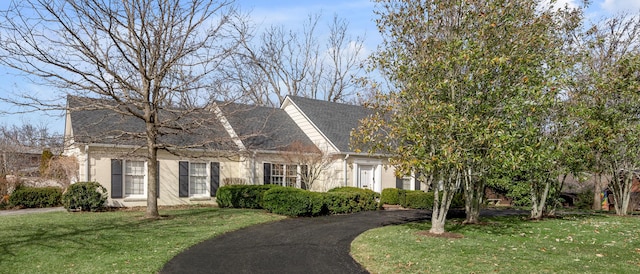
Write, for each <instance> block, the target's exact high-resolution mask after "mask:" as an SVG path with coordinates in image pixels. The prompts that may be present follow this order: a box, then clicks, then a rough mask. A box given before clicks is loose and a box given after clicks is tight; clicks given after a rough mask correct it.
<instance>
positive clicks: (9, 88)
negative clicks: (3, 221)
mask: <svg viewBox="0 0 640 274" xmlns="http://www.w3.org/2000/svg"><path fill="white" fill-rule="evenodd" d="M582 1H583V0H558V1H557V2H558V3H559V4H560V5H564V4H567V5H569V6H577V5H579V4H580V3H581V2H582ZM8 2H9V1H6V0H2V1H0V10H4V9H6V7H7V5H8ZM236 3H237V4H238V6H239V7H240V9H241V10H243V11H245V12H249V14H250V18H251V20H252V21H253V22H254V23H256V24H257V25H259V26H268V25H272V24H277V25H285V26H287V27H291V28H294V29H297V28H299V27H300V26H301V25H302V24H303V23H304V21H305V20H306V19H307V17H308V16H309V15H310V14H316V13H318V12H320V13H321V14H322V16H323V19H324V20H325V21H321V22H320V24H321V25H320V26H319V27H321V28H325V27H326V25H328V23H329V22H328V21H329V20H330V19H331V18H332V17H333V15H337V16H338V17H340V18H344V19H347V20H348V22H349V32H350V35H351V36H353V37H356V36H360V37H364V46H365V48H364V52H365V53H371V52H373V51H375V49H376V48H377V46H378V44H380V42H381V40H382V39H381V37H380V36H379V34H378V32H377V29H376V25H375V22H374V19H375V18H374V17H375V16H374V14H373V10H374V8H375V3H373V2H372V1H369V0H352V1H349V0H297V1H291V0H276V1H256V0H253V1H251V0H237V1H236ZM620 11H640V0H592V1H591V5H590V7H589V8H588V9H587V14H586V15H587V18H589V19H591V20H593V21H597V20H598V19H599V18H601V17H604V16H610V15H612V14H615V13H617V12H620ZM17 91H19V92H29V93H30V94H41V95H42V96H47V95H48V93H51V92H56V91H52V90H50V88H48V87H42V86H34V85H33V84H31V83H28V82H26V81H24V80H22V79H20V78H18V77H15V76H14V75H13V74H12V73H11V72H10V71H8V70H7V69H6V68H3V67H0V94H2V95H8V94H11V93H13V92H17ZM1 110H5V111H13V112H15V111H17V110H19V109H17V108H16V107H14V106H10V105H6V104H4V103H2V102H0V125H14V124H15V125H20V124H23V123H29V124H34V125H47V126H48V127H49V129H50V131H51V132H56V133H62V132H63V130H64V117H63V115H62V114H63V113H62V112H49V113H42V112H35V113H29V114H20V115H9V114H3V113H2V111H1Z"/></svg>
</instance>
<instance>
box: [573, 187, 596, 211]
mask: <svg viewBox="0 0 640 274" xmlns="http://www.w3.org/2000/svg"><path fill="white" fill-rule="evenodd" d="M574 206H575V207H576V208H578V209H591V207H592V206H593V189H590V188H585V189H584V190H583V191H582V192H580V193H578V197H577V199H576V201H575V203H574Z"/></svg>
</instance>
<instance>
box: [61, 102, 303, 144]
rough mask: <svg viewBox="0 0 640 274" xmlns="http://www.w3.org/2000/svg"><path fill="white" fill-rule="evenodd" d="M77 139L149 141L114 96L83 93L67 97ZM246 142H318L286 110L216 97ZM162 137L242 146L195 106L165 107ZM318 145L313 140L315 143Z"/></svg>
mask: <svg viewBox="0 0 640 274" xmlns="http://www.w3.org/2000/svg"><path fill="white" fill-rule="evenodd" d="M67 100H68V103H67V104H68V108H69V111H70V115H71V125H72V127H73V133H74V140H75V141H76V142H79V143H85V144H90V143H100V144H109V145H138V146H142V145H144V144H145V138H144V135H143V133H144V129H145V125H144V122H143V121H142V120H141V119H139V118H136V117H133V116H131V115H123V114H120V113H118V112H117V111H115V110H114V109H113V108H114V107H116V104H115V102H113V101H109V100H100V99H92V98H84V97H75V96H69V97H68V99H67ZM218 105H219V106H220V109H221V110H222V113H223V115H224V117H225V118H226V119H227V120H228V121H229V123H230V124H231V126H232V128H233V130H234V131H235V132H236V134H237V135H238V138H239V139H240V140H241V141H242V143H243V144H244V145H245V147H246V148H247V149H249V150H286V149H287V148H288V147H289V146H290V145H291V144H293V143H298V144H303V145H304V146H314V145H313V142H311V140H310V139H309V138H308V137H307V135H306V134H304V132H302V130H301V129H300V128H299V127H298V126H297V125H296V124H295V123H294V121H293V120H292V119H291V117H289V116H288V115H287V114H286V112H285V111H284V110H281V109H278V108H270V107H258V106H251V105H243V104H234V103H218ZM160 117H161V119H160V121H169V122H166V124H165V126H164V127H162V128H161V132H162V135H161V136H160V137H159V138H158V139H159V141H160V142H161V143H164V144H167V145H169V146H171V147H174V148H181V147H188V148H205V149H213V150H227V151H229V150H238V147H237V146H236V145H235V143H234V142H233V139H232V138H231V136H230V135H229V134H228V132H227V131H226V130H225V128H224V126H223V124H222V123H221V122H220V119H218V118H217V117H216V115H215V113H214V112H213V111H209V110H203V109H201V110H196V111H192V112H190V113H188V114H186V115H185V114H181V113H180V112H179V111H176V110H165V111H162V112H161V115H160ZM314 147H315V146H314Z"/></svg>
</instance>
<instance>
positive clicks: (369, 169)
mask: <svg viewBox="0 0 640 274" xmlns="http://www.w3.org/2000/svg"><path fill="white" fill-rule="evenodd" d="M374 171H375V168H374V166H366V165H361V166H359V173H358V187H359V188H367V189H371V190H375V188H374V186H375V183H376V181H375V173H374Z"/></svg>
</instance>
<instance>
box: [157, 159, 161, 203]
mask: <svg viewBox="0 0 640 274" xmlns="http://www.w3.org/2000/svg"><path fill="white" fill-rule="evenodd" d="M159 197H160V161H156V198H159Z"/></svg>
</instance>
